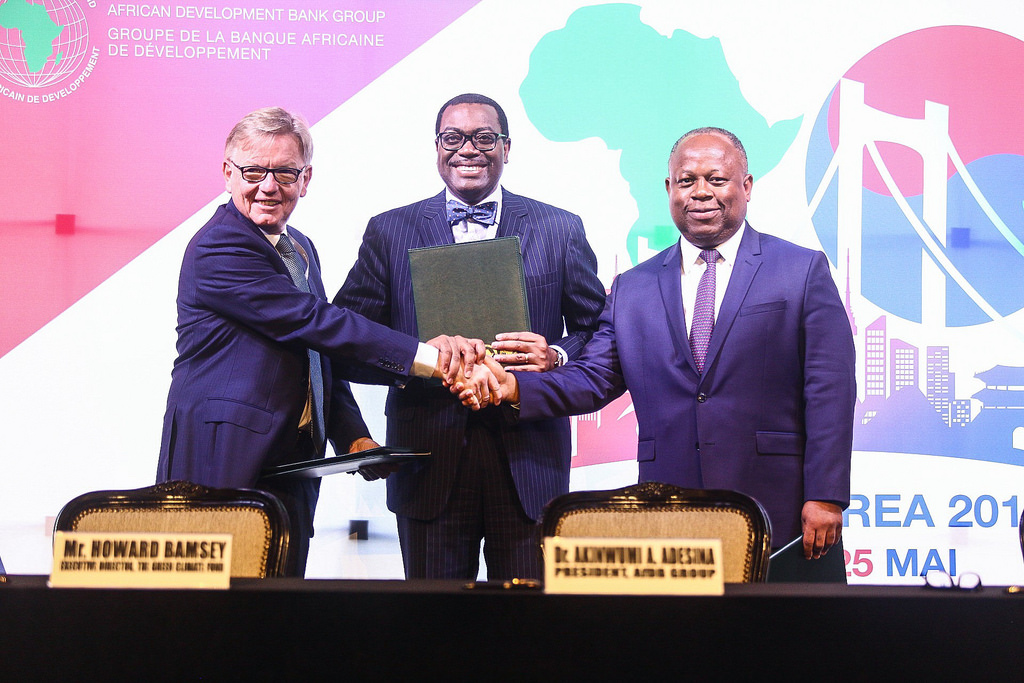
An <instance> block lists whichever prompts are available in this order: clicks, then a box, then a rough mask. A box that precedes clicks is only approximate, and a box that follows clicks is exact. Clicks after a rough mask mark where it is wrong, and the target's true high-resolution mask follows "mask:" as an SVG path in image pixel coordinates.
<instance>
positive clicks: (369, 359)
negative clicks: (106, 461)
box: [157, 108, 483, 576]
mask: <svg viewBox="0 0 1024 683" xmlns="http://www.w3.org/2000/svg"><path fill="white" fill-rule="evenodd" d="M312 156H313V141H312V137H311V136H310V133H309V129H308V128H307V126H306V124H305V122H304V121H303V120H302V119H301V118H299V117H297V116H295V115H293V114H291V113H289V112H287V111H285V110H283V109H279V108H268V109H260V110H257V111H255V112H252V113H251V114H249V115H247V116H245V117H244V118H243V119H242V120H241V121H239V122H238V124H236V125H235V127H234V128H233V129H232V131H231V134H230V135H229V136H228V138H227V142H226V144H225V150H224V162H223V173H224V181H225V184H226V186H227V190H228V192H230V193H231V201H230V202H228V203H227V204H225V205H223V206H221V207H220V208H219V209H217V212H216V213H215V214H214V216H213V218H211V219H210V221H209V222H208V223H207V224H206V225H204V226H203V227H202V228H201V229H200V230H199V232H198V233H196V235H195V237H193V238H192V240H191V242H189V245H188V247H187V248H186V250H185V257H184V260H183V262H182V266H181V277H180V278H179V282H178V300H177V304H178V328H177V329H178V343H177V349H178V358H177V359H176V360H175V361H174V369H173V371H172V373H171V388H170V392H169V395H168V397H167V410H166V413H165V415H164V428H163V436H162V438H161V441H160V459H159V463H158V466H157V481H167V480H171V479H184V480H188V481H192V482H195V483H198V484H203V485H206V486H214V487H254V486H255V487H258V488H261V489H266V490H270V491H272V492H273V493H275V494H278V495H279V496H280V497H281V498H283V499H284V501H285V503H286V505H287V506H288V508H289V512H290V513H291V515H292V517H293V519H292V529H293V531H292V539H291V540H292V549H293V552H292V553H290V555H291V563H290V566H289V572H290V573H292V574H296V575H298V576H302V575H303V573H304V571H305V563H306V553H307V552H308V547H309V546H308V544H309V537H310V536H311V535H312V533H313V512H314V509H315V506H316V500H317V495H318V491H319V482H318V481H313V480H302V481H296V482H290V483H281V484H277V483H274V484H270V483H267V482H259V478H260V473H261V471H262V470H263V469H264V468H266V467H268V466H272V465H280V464H284V463H290V462H300V461H303V460H309V459H312V458H317V457H323V456H324V452H325V443H326V439H330V440H331V441H333V443H334V448H335V450H336V451H337V452H339V453H347V452H350V451H356V450H362V449H363V448H364V447H367V446H372V445H374V444H373V442H372V441H370V440H369V438H368V437H369V433H368V432H367V429H366V425H365V424H363V421H362V418H361V417H360V415H359V410H358V408H357V406H356V403H355V401H354V400H353V398H352V394H351V392H350V391H349V389H348V385H347V384H346V383H345V382H343V381H339V382H337V383H336V384H335V391H334V392H333V395H332V392H331V391H330V387H331V386H332V374H333V375H346V376H351V377H352V378H353V379H359V380H361V381H372V382H378V383H399V382H405V381H407V380H408V379H409V377H410V376H414V375H417V376H424V377H431V376H434V377H441V376H442V375H444V377H445V378H446V380H448V381H450V380H451V379H453V378H454V377H455V372H456V371H457V369H456V368H455V367H454V366H455V365H457V364H458V362H457V361H458V359H460V358H461V359H462V360H463V361H465V360H468V361H470V362H471V363H472V361H473V360H475V358H476V355H477V354H483V344H482V342H479V341H474V342H468V341H466V340H464V339H461V338H450V337H438V338H436V339H433V340H431V341H430V342H428V344H420V343H419V342H418V341H417V340H416V339H415V338H414V337H411V336H408V335H405V334H400V333H398V332H394V331H392V330H390V329H388V328H386V327H384V326H382V325H379V324H377V323H374V322H371V321H369V320H367V319H366V318H364V317H362V316H360V315H358V314H355V313H352V312H351V311H346V310H344V309H340V308H337V307H335V306H332V305H331V304H330V303H329V302H328V301H327V300H326V296H325V293H324V287H323V283H322V282H321V278H320V260H319V257H318V255H317V252H316V249H315V248H314V247H313V243H312V242H311V241H310V240H309V239H308V238H307V237H305V236H304V235H303V234H302V233H300V232H299V231H298V230H296V229H295V228H293V227H291V226H289V225H288V217H289V216H290V215H291V213H292V210H293V209H294V208H295V205H296V203H297V202H298V200H299V198H300V197H303V196H305V194H306V188H307V187H308V185H309V181H310V179H311V178H312V175H313V167H312V165H311V160H312ZM332 361H334V363H333V366H332ZM332 368H333V370H334V372H333V373H332ZM466 370H467V372H471V371H472V370H471V368H466ZM325 387H326V388H327V389H328V390H327V391H326V392H325V391H324V388H325ZM269 481H274V480H269Z"/></svg>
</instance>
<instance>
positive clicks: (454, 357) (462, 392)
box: [427, 332, 558, 410]
mask: <svg viewBox="0 0 1024 683" xmlns="http://www.w3.org/2000/svg"><path fill="white" fill-rule="evenodd" d="M427 344H429V345H430V346H433V347H434V348H436V349H437V350H438V359H437V366H436V367H435V368H434V376H435V377H440V378H441V379H442V380H443V381H444V384H445V386H447V387H448V388H449V390H450V391H451V392H452V394H454V395H455V396H456V397H458V399H459V400H460V401H462V404H463V405H465V406H467V407H469V408H472V409H473V410H480V409H481V408H486V407H487V406H489V405H499V404H501V403H503V402H506V403H518V402H519V384H518V382H517V381H516V378H515V376H514V373H515V372H546V371H547V370H550V369H552V368H553V367H555V366H556V364H557V363H556V361H557V359H558V352H557V351H556V350H555V349H553V348H551V347H550V346H548V343H547V340H546V339H544V337H543V336H541V335H539V334H534V333H532V332H507V333H503V334H499V335H498V336H497V339H496V341H495V342H494V343H493V344H492V345H491V347H490V348H491V349H492V350H493V351H494V352H495V353H494V354H493V355H488V352H487V347H486V346H485V345H484V343H483V342H482V341H481V340H479V339H466V338H464V337H458V336H455V337H449V336H440V337H435V338H433V339H431V340H430V341H428V342H427Z"/></svg>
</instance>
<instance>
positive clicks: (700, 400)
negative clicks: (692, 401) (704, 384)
mask: <svg viewBox="0 0 1024 683" xmlns="http://www.w3.org/2000/svg"><path fill="white" fill-rule="evenodd" d="M706 400H708V395H707V394H705V393H704V392H703V391H702V392H700V393H699V394H697V403H703V402H704V401H706Z"/></svg>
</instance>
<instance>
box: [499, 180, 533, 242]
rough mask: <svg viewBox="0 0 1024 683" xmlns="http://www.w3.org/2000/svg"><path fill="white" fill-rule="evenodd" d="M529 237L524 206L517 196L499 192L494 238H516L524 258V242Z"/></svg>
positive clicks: (528, 225) (505, 191)
mask: <svg viewBox="0 0 1024 683" xmlns="http://www.w3.org/2000/svg"><path fill="white" fill-rule="evenodd" d="M529 236H530V222H529V220H528V212H527V211H526V204H525V203H524V202H523V200H522V198H521V197H520V196H519V195H515V194H512V193H511V192H509V191H508V190H505V189H504V188H502V190H501V218H500V219H499V222H498V232H497V234H495V237H518V238H519V249H520V250H521V251H522V252H523V256H524V258H525V256H526V242H527V240H528V239H529Z"/></svg>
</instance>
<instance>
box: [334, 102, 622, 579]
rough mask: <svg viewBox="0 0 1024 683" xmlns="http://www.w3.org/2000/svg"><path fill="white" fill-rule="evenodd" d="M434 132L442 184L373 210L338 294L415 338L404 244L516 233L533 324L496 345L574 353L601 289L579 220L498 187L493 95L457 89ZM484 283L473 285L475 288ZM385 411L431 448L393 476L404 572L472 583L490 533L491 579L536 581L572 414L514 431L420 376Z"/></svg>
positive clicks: (515, 356)
mask: <svg viewBox="0 0 1024 683" xmlns="http://www.w3.org/2000/svg"><path fill="white" fill-rule="evenodd" d="M435 132H436V133H437V134H438V135H437V139H436V140H435V144H436V148H437V167H438V171H439V173H440V175H441V178H442V180H444V183H445V185H446V189H445V190H444V191H443V192H441V193H440V194H438V195H436V196H434V197H431V198H429V199H425V200H423V201H420V202H417V203H415V204H411V205H409V206H405V207H402V208H399V209H394V210H392V211H388V212H386V213H384V214H381V215H379V216H376V217H374V218H372V219H370V222H369V224H368V225H367V228H366V233H365V235H364V236H363V243H362V246H361V247H360V250H359V258H358V260H357V262H356V264H355V266H353V268H352V271H351V272H350V273H349V275H348V279H347V280H346V282H345V284H344V285H343V286H342V288H341V291H339V292H338V296H337V297H336V298H335V299H334V303H335V304H337V305H339V306H342V307H345V308H348V309H350V310H353V311H357V312H359V313H361V314H363V315H365V316H367V317H368V318H370V319H371V320H375V321H377V322H381V323H384V324H386V325H388V326H390V327H391V328H393V329H395V330H399V331H401V332H405V333H407V334H411V335H415V334H417V327H416V311H415V307H414V303H413V295H412V285H411V281H410V275H409V259H408V255H407V252H408V250H409V249H411V248H414V247H427V246H436V245H442V244H452V243H454V242H462V241H471V240H475V239H488V238H493V237H506V236H512V235H518V236H519V239H520V242H521V244H522V250H523V265H524V269H525V276H526V288H527V298H528V300H529V309H530V324H531V327H532V332H522V331H515V330H509V332H510V333H511V334H508V335H504V336H505V339H504V341H501V342H498V343H497V344H495V346H496V347H497V348H501V349H504V350H506V351H509V352H512V353H510V354H509V355H507V356H501V357H500V358H502V360H503V362H505V363H506V364H508V365H509V367H511V369H514V370H517V371H521V372H522V371H525V372H530V371H535V372H543V371H546V370H550V369H551V368H553V367H555V366H556V365H560V364H561V363H562V362H564V361H565V360H568V359H571V358H575V357H576V356H577V355H578V354H579V353H580V350H581V349H582V348H583V346H584V344H585V343H586V341H587V340H588V339H589V338H590V336H591V334H592V333H593V331H594V329H596V326H597V320H598V316H599V315H600V312H601V309H602V307H603V305H604V298H605V297H604V286H603V285H602V284H601V282H600V280H598V278H597V259H596V257H595V256H594V252H593V250H592V249H591V248H590V245H589V244H588V243H587V239H586V236H585V234H584V231H583V225H582V222H581V221H580V219H579V217H578V216H575V215H573V214H570V213H568V212H566V211H563V210H561V209H558V208H555V207H553V206H549V205H547V204H542V203H540V202H537V201H534V200H532V199H527V198H526V197H520V196H518V195H515V194H512V193H511V192H508V191H506V190H503V189H502V188H501V187H500V185H499V180H500V178H501V173H502V170H503V168H504V165H505V163H507V161H508V153H509V148H510V146H511V145H510V142H509V139H508V122H507V119H506V117H505V113H504V112H503V111H502V109H501V107H500V106H499V105H498V103H497V102H495V101H494V100H491V99H490V98H487V97H484V96H482V95H474V94H467V95H460V96H458V97H455V98H453V99H452V100H450V101H449V102H447V103H445V105H444V106H443V107H441V110H440V111H439V112H438V117H437V122H436V127H435ZM451 202H455V203H453V204H451V207H452V212H453V214H454V215H453V217H452V218H451V219H449V218H448V217H447V214H446V207H447V205H449V203H451ZM458 203H461V204H463V206H459V205H458ZM466 205H468V207H471V208H468V207H467V206H466ZM477 210H481V211H483V213H484V215H479V214H477V213H475V212H476V211H477ZM491 214H493V215H491ZM453 277H457V274H453ZM487 284H488V283H486V282H480V283H477V282H473V283H468V282H467V283H466V290H467V296H472V290H473V289H474V288H476V287H486V286H487ZM563 334H565V335H566V336H563ZM549 340H558V341H552V343H550V344H549V343H548V341H549ZM385 412H386V413H387V417H388V427H387V441H388V444H389V445H393V446H406V447H412V448H417V449H427V450H430V451H431V453H432V458H431V459H430V461H429V462H425V463H423V464H422V465H421V464H419V463H414V464H409V465H403V466H402V467H400V468H398V470H397V471H395V472H393V473H392V474H391V475H390V476H389V477H388V481H387V487H388V507H389V508H390V509H391V510H392V511H393V512H395V513H396V515H397V516H398V532H399V540H400V542H401V546H402V557H403V561H404V564H405V573H406V577H407V578H457V579H475V578H476V576H477V572H478V569H479V567H478V565H479V555H480V542H481V540H483V542H484V559H485V560H486V562H487V577H488V579H491V580H507V579H511V578H516V577H519V578H523V577H540V576H541V566H540V552H539V541H540V539H539V530H538V525H537V523H536V522H537V521H538V520H539V518H540V514H541V510H542V508H543V506H544V504H545V503H547V502H548V500H550V499H551V498H552V497H554V496H556V495H558V494H561V493H564V492H566V491H567V490H568V487H569V458H570V436H569V423H568V420H567V419H566V418H556V419H551V420H543V421H539V422H533V423H531V424H523V425H519V426H512V425H509V424H507V422H504V421H502V419H501V413H499V412H498V410H497V409H495V408H484V409H483V410H481V411H479V412H478V413H473V414H471V412H470V411H469V410H468V409H467V408H464V407H463V406H462V405H460V403H459V401H458V400H457V399H456V398H455V397H453V396H452V395H451V394H450V393H449V392H448V390H447V389H445V388H444V387H441V386H438V385H436V384H433V385H432V384H430V383H427V382H422V381H416V380H414V381H410V382H409V383H408V384H407V385H406V386H405V387H404V388H400V389H399V388H392V389H391V391H390V393H389V395H388V399H387V405H386V409H385Z"/></svg>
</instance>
